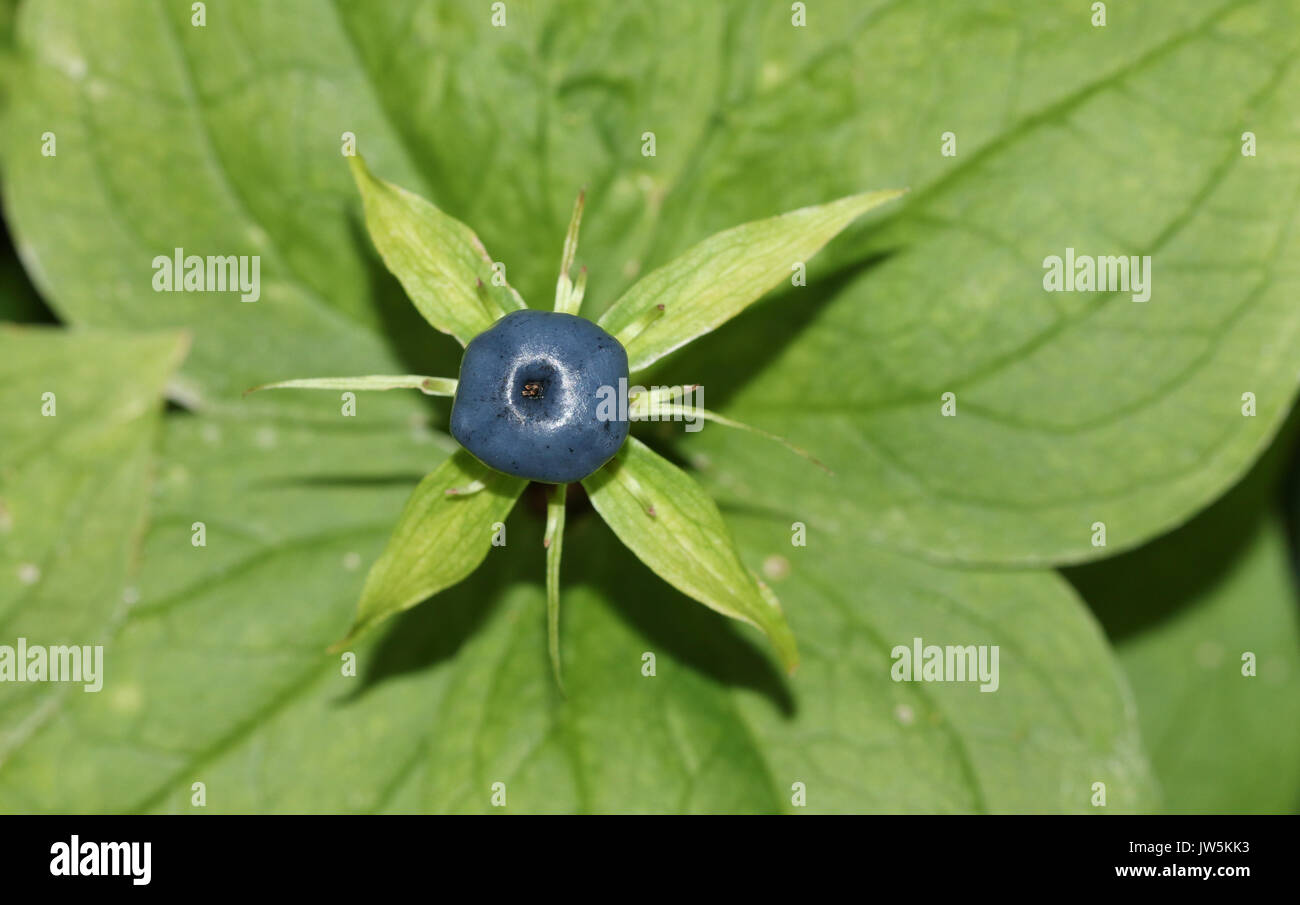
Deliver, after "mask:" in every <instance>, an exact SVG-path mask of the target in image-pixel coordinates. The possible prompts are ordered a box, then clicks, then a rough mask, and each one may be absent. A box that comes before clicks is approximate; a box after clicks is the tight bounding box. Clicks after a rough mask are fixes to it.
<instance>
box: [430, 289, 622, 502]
mask: <svg viewBox="0 0 1300 905" xmlns="http://www.w3.org/2000/svg"><path fill="white" fill-rule="evenodd" d="M626 378H627V352H626V351H625V350H624V349H623V346H622V344H621V343H619V341H618V340H616V339H615V338H614V337H612V336H610V335H609V334H608V333H606V332H605V331H604V330H602V329H601V328H600V327H598V326H596V325H595V324H594V323H592V322H591V321H589V320H587V319H585V318H581V317H575V316H574V315H572V314H559V313H555V312H551V311H515V312H512V313H510V314H507V315H506V316H505V317H503V318H501V320H499V321H497V322H496V324H495V325H494V326H493V327H492V328H491V329H489V330H485V331H484V332H482V333H480V334H479V335H478V336H476V337H474V339H472V340H471V341H470V344H469V345H468V346H467V347H466V348H465V359H464V361H462V362H461V365H460V383H459V384H458V386H457V387H456V401H455V402H454V403H453V404H452V408H451V435H452V436H453V437H455V438H456V440H457V442H458V443H460V445H461V446H463V447H465V448H466V449H467V450H469V451H470V452H471V453H473V455H474V457H475V458H477V459H478V460H479V461H480V462H482V463H483V464H484V465H488V466H490V467H492V468H495V469H497V470H498V471H504V472H505V473H506V474H512V475H516V476H517V477H521V478H528V479H530V480H533V481H545V482H547V483H550V484H564V483H568V482H571V481H578V480H581V479H582V478H585V477H587V475H589V474H591V473H592V472H593V471H595V470H596V469H597V468H600V466H602V465H604V464H605V463H606V462H608V461H609V460H610V458H611V457H612V456H613V455H614V453H616V452H618V450H619V447H620V446H622V445H623V441H624V440H626V439H627V429H628V422H627V418H626V412H619V411H617V410H616V409H615V407H614V406H611V405H610V404H608V402H606V404H605V405H601V401H602V398H604V399H608V397H609V394H610V393H611V392H617V391H618V389H619V386H620V384H619V380H620V379H626ZM602 387H605V388H612V389H605V390H603V391H602V389H601V388H602ZM598 408H599V410H600V415H601V416H603V417H597V409H598ZM611 414H613V415H614V416H617V415H619V414H623V415H624V418H623V420H621V421H620V420H617V417H614V418H610V417H609V416H610V415H611Z"/></svg>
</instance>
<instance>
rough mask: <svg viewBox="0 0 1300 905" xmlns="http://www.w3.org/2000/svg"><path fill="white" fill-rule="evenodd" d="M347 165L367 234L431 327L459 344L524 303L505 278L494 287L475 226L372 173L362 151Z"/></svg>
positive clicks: (467, 340) (489, 259)
mask: <svg viewBox="0 0 1300 905" xmlns="http://www.w3.org/2000/svg"><path fill="white" fill-rule="evenodd" d="M348 163H349V164H350V165H351V166H352V175H353V177H354V178H355V179H356V181H357V189H358V190H359V191H360V192H361V197H362V199H363V201H364V202H365V209H366V227H367V229H369V231H370V238H371V239H373V240H374V242H375V247H376V248H378V249H379V253H380V254H381V255H383V258H384V263H385V264H387V265H388V269H389V270H391V271H392V272H393V275H394V276H396V277H397V279H398V280H400V281H401V283H402V287H403V288H404V289H405V290H406V294H407V295H409V296H410V298H411V302H412V303H413V304H414V305H415V307H416V308H417V309H419V311H420V313H421V314H422V315H424V319H425V320H427V321H428V322H429V323H430V324H432V325H433V326H434V327H435V328H436V329H438V330H441V331H442V332H443V333H450V334H451V335H452V336H454V337H456V339H457V340H458V341H459V342H460V344H461V345H462V346H464V345H468V344H469V341H470V340H471V339H473V338H474V337H475V336H478V335H479V334H480V333H482V332H483V331H484V330H486V329H488V328H489V327H491V326H492V323H493V321H495V320H496V319H497V318H498V317H500V316H501V315H502V314H508V313H509V312H511V311H515V310H518V309H520V308H523V307H525V305H524V301H523V299H521V298H520V297H519V294H518V293H516V292H515V291H514V290H513V289H511V288H510V286H509V285H508V284H505V285H501V286H498V285H496V281H495V280H494V279H493V273H492V258H491V256H489V255H488V253H487V249H485V248H484V247H483V243H482V242H481V241H479V238H478V236H476V235H474V231H473V230H471V229H470V228H469V227H468V226H466V225H465V224H464V223H461V222H460V221H459V220H457V219H455V218H454V217H449V216H448V215H447V214H444V213H443V212H442V211H440V210H438V208H437V207H435V206H434V205H433V204H431V203H430V202H428V201H426V200H425V199H423V198H421V197H420V196H419V195H416V194H414V193H413V192H409V191H407V190H406V189H403V188H399V187H398V186H395V185H393V184H392V183H390V182H385V181H384V180H382V179H377V178H375V176H373V175H372V174H371V172H370V170H369V169H368V168H367V167H366V163H365V161H364V160H363V159H362V158H361V157H360V156H356V157H351V158H349V159H348Z"/></svg>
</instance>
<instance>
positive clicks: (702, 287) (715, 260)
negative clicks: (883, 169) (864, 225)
mask: <svg viewBox="0 0 1300 905" xmlns="http://www.w3.org/2000/svg"><path fill="white" fill-rule="evenodd" d="M902 194H903V193H902V192H901V191H898V190H889V191H878V192H864V193H862V194H860V195H853V196H851V197H848V198H841V199H839V200H838V201H832V202H830V203H828V204H821V205H817V206H816V207H805V208H800V209H799V210H795V211H789V212H787V213H784V214H779V215H777V216H774V217H769V218H768V219H766V220H759V221H756V222H754V223H746V224H744V225H742V226H737V227H733V228H732V229H729V230H726V231H725V232H721V233H718V234H717V235H714V236H710V237H709V238H707V239H705V240H704V241H703V242H700V243H699V244H698V245H696V246H694V247H693V248H691V249H690V250H689V251H687V252H686V253H685V254H683V255H682V256H681V257H678V258H675V259H673V260H672V261H671V262H669V263H668V264H665V265H664V266H663V267H660V268H659V269H658V270H655V271H654V272H652V273H648V274H646V275H645V276H644V277H642V278H641V279H640V280H638V281H637V282H636V284H635V285H633V286H632V288H631V289H629V290H628V291H627V292H626V293H624V295H623V296H622V298H620V299H619V300H618V301H617V302H615V303H614V304H613V305H612V306H611V307H610V308H609V309H608V310H607V311H606V312H605V313H604V314H603V315H602V316H601V318H600V325H601V326H602V327H604V328H605V329H606V330H608V331H609V332H610V333H613V334H614V335H615V336H617V337H619V338H620V339H622V340H623V342H624V345H626V346H627V355H628V366H629V368H630V369H631V370H632V371H633V372H636V371H639V370H641V369H642V368H645V367H647V366H649V365H651V364H653V363H654V362H655V361H657V360H658V359H660V358H662V357H663V356H665V355H667V354H668V353H669V352H671V351H673V350H674V349H676V348H678V347H679V346H682V345H685V344H686V343H688V342H690V341H691V340H693V339H695V338H696V337H697V336H703V335H704V334H705V333H708V332H709V331H711V330H713V329H714V328H716V327H717V326H718V325H720V324H723V323H725V322H726V321H728V320H730V319H731V318H733V317H735V316H736V315H737V314H739V313H740V312H741V311H743V310H745V308H747V307H748V306H749V305H751V304H753V303H754V302H756V301H757V300H758V299H759V298H761V297H762V296H763V295H764V294H765V293H767V292H768V291H769V290H771V289H773V288H774V287H775V286H777V285H778V284H779V283H782V282H784V281H787V280H790V279H791V277H792V274H793V273H794V271H795V269H797V268H798V267H801V266H804V265H806V263H807V261H808V259H809V258H811V257H812V256H813V255H815V254H817V252H818V251H820V250H821V248H822V246H823V245H825V244H826V243H827V242H829V241H830V240H831V239H833V238H834V237H835V236H836V235H837V234H838V233H839V232H840V231H841V230H843V229H844V227H846V226H848V225H849V224H850V223H852V222H853V221H854V220H855V219H857V218H858V217H860V216H862V215H863V214H865V213H866V212H867V211H869V210H871V209H872V208H875V207H879V206H880V205H882V204H884V203H885V202H886V201H893V200H894V199H896V198H898V197H899V196H900V195H902ZM656 307H662V309H663V315H662V316H660V317H654V318H653V319H651V320H650V321H649V322H648V323H646V324H645V325H644V327H642V326H641V321H642V319H644V318H645V317H646V316H647V315H650V314H652V313H653V312H654V311H655V309H656ZM630 330H635V332H632V333H630V338H627V335H626V334H625V331H630Z"/></svg>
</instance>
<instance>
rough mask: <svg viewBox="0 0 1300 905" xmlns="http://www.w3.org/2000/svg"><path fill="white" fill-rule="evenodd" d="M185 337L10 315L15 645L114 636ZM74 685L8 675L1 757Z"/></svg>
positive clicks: (1, 351)
mask: <svg viewBox="0 0 1300 905" xmlns="http://www.w3.org/2000/svg"><path fill="white" fill-rule="evenodd" d="M185 348H186V343H185V341H184V339H183V338H182V337H179V336H177V335H175V334H151V335H131V334H126V333H112V332H102V333H101V332H72V333H69V332H66V331H62V330H55V329H50V328H44V327H36V328H15V327H9V326H2V327H0V363H2V364H0V412H3V413H4V422H3V424H4V431H3V435H2V436H3V441H2V442H0V638H3V639H4V642H3V643H4V644H6V645H11V646H12V645H14V644H15V643H16V641H17V639H18V638H26V639H27V641H28V642H29V643H30V644H31V645H33V646H36V645H87V644H89V645H94V644H103V643H104V642H105V641H106V640H107V639H108V638H109V637H110V636H111V635H112V633H113V630H114V628H115V626H116V623H117V622H118V621H120V620H121V618H122V613H123V610H124V609H125V607H126V602H127V601H128V600H129V596H130V591H129V588H130V578H131V576H132V574H133V572H134V570H135V566H136V562H135V558H136V555H137V552H138V550H137V547H138V544H139V541H140V535H141V532H142V531H143V530H144V520H145V508H146V504H147V502H148V493H147V491H148V481H149V457H150V452H151V447H152V444H153V442H154V440H155V432H156V430H157V427H158V417H159V413H160V411H161V409H162V389H163V384H164V383H165V382H166V380H167V378H168V377H169V376H170V375H171V372H172V371H173V370H174V369H175V368H176V366H177V365H178V364H179V363H180V360H181V357H182V356H183V355H184V352H185ZM42 412H47V413H49V414H42ZM69 693H74V694H77V695H80V694H82V693H83V692H82V688H81V686H78V685H71V686H69V685H63V684H58V685H55V684H14V683H9V682H6V683H5V684H4V686H3V690H2V691H0V726H2V727H3V728H2V729H0V764H3V763H4V761H5V758H6V757H7V755H8V753H9V751H10V750H11V749H12V748H13V747H15V746H17V745H20V744H22V742H23V741H24V740H25V738H26V737H27V735H28V734H29V733H31V732H33V731H35V729H36V727H37V726H38V725H39V724H40V723H41V721H43V720H44V719H46V718H48V715H49V711H50V710H51V708H53V707H57V706H58V704H57V702H58V701H59V700H60V699H62V698H63V697H65V696H66V695H67V694H69ZM87 696H88V697H92V698H94V697H98V695H95V694H90V695H87Z"/></svg>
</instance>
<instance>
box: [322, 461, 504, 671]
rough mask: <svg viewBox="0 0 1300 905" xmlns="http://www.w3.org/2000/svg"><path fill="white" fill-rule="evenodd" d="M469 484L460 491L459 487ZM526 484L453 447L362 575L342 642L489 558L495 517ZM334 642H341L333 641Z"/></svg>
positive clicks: (501, 515)
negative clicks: (468, 489) (363, 583)
mask: <svg viewBox="0 0 1300 905" xmlns="http://www.w3.org/2000/svg"><path fill="white" fill-rule="evenodd" d="M469 485H475V486H474V492H471V493H468V494H465V493H463V490H464V488H466V487H467V486H469ZM526 486H528V482H527V481H525V480H522V479H520V478H514V477H511V476H509V475H506V474H502V473H501V472H499V471H496V470H494V469H491V468H488V467H487V466H486V465H483V464H482V463H480V462H479V461H478V460H477V459H475V458H474V457H473V456H471V455H470V454H469V453H467V452H465V451H464V450H460V451H458V452H456V453H455V454H454V455H452V456H451V458H449V459H447V460H446V461H445V462H443V463H442V465H440V466H438V468H437V469H436V470H434V471H433V472H431V473H430V474H429V475H428V477H426V478H425V479H424V480H423V481H421V482H420V486H418V487H416V488H415V492H414V493H412V494H411V498H410V499H409V500H408V501H407V503H406V508H405V509H404V510H403V511H402V515H401V518H400V519H399V520H398V522H397V527H396V528H395V529H393V536H392V537H391V538H389V541H388V546H387V547H386V548H385V549H384V553H383V555H382V556H380V557H379V559H378V561H377V562H376V563H375V564H374V566H373V567H372V568H371V570H370V575H369V576H367V578H366V586H365V589H364V590H363V591H362V592H361V602H360V603H359V604H358V605H357V615H356V619H355V620H354V621H353V623H352V628H350V629H349V630H348V634H347V636H346V637H345V638H344V639H343V640H342V641H340V642H339V644H340V645H341V644H345V643H348V642H350V641H351V640H352V639H354V638H356V637H357V636H358V635H360V634H361V633H362V632H364V631H367V630H369V629H370V628H372V627H373V626H374V625H375V624H376V623H377V622H380V621H382V620H384V619H387V618H388V617H389V616H392V615H393V614H394V613H400V612H401V611H402V610H408V609H410V608H411V607H413V606H415V605H416V604H417V603H419V602H420V601H422V600H424V599H425V598H426V597H431V596H433V595H434V594H436V593H438V592H439V591H441V590H443V589H445V588H449V587H451V586H452V585H454V584H456V583H457V582H459V581H461V580H462V579H464V578H465V576H467V575H469V574H470V573H471V572H473V571H474V570H475V569H477V568H478V566H479V563H481V562H483V560H484V559H485V558H486V557H487V555H488V551H490V550H491V549H492V547H493V537H494V536H497V534H498V530H499V529H498V527H497V523H498V522H504V521H505V517H506V516H507V515H509V514H510V510H511V509H512V508H514V505H515V500H517V499H518V498H519V494H521V493H523V491H524V488H525V487H526ZM336 646H338V645H336Z"/></svg>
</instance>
